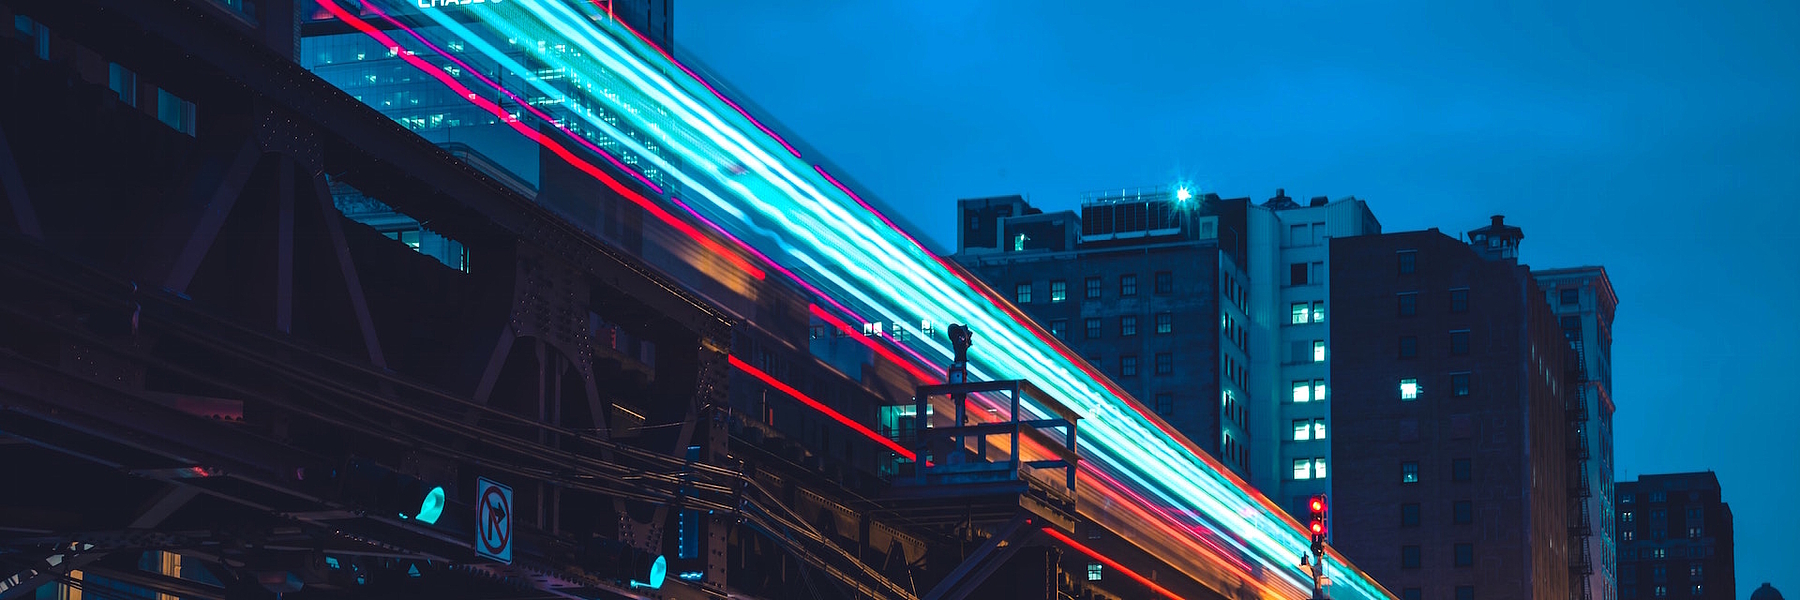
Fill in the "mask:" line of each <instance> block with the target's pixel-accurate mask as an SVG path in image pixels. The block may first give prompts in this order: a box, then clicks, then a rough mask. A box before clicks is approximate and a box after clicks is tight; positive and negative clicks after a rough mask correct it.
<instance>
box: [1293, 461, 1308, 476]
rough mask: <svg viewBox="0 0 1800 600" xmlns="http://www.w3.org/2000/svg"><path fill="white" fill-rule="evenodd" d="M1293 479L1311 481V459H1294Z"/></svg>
mask: <svg viewBox="0 0 1800 600" xmlns="http://www.w3.org/2000/svg"><path fill="white" fill-rule="evenodd" d="M1294 479H1312V459H1310V458H1296V459H1294Z"/></svg>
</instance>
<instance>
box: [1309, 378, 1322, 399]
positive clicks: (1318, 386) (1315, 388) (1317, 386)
mask: <svg viewBox="0 0 1800 600" xmlns="http://www.w3.org/2000/svg"><path fill="white" fill-rule="evenodd" d="M1312 397H1313V400H1314V401H1316V402H1324V401H1325V380H1323V379H1314V380H1313V383H1312Z"/></svg>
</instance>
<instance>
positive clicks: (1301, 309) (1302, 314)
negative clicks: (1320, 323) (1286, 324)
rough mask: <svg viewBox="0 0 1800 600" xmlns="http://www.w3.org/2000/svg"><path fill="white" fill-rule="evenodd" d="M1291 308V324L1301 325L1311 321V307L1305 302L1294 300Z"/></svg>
mask: <svg viewBox="0 0 1800 600" xmlns="http://www.w3.org/2000/svg"><path fill="white" fill-rule="evenodd" d="M1293 309H1294V319H1293V324H1295V325H1302V324H1305V323H1309V322H1311V321H1312V309H1311V308H1310V307H1309V306H1308V305H1307V304H1306V303H1305V302H1295V303H1294V305H1293Z"/></svg>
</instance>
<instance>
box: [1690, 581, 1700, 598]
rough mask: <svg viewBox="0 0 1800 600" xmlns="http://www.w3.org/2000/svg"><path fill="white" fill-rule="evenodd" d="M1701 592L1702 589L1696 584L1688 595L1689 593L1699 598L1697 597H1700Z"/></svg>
mask: <svg viewBox="0 0 1800 600" xmlns="http://www.w3.org/2000/svg"><path fill="white" fill-rule="evenodd" d="M1701 591H1702V589H1701V587H1700V584H1698V583H1696V584H1694V589H1693V590H1692V591H1691V592H1689V593H1691V594H1693V595H1695V596H1699V595H1701Z"/></svg>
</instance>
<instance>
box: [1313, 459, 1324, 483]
mask: <svg viewBox="0 0 1800 600" xmlns="http://www.w3.org/2000/svg"><path fill="white" fill-rule="evenodd" d="M1324 478H1325V459H1324V458H1323V457H1320V458H1315V459H1313V479H1324Z"/></svg>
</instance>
